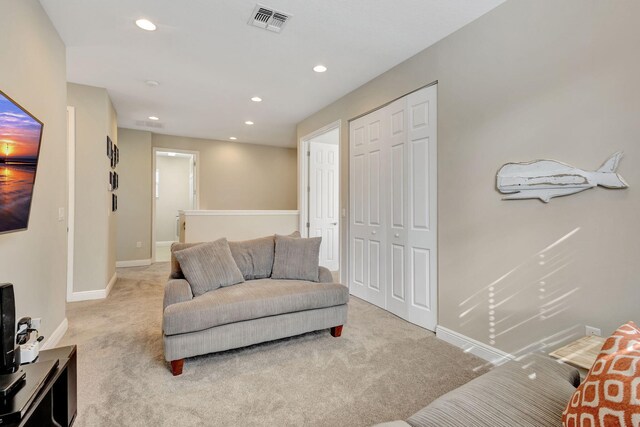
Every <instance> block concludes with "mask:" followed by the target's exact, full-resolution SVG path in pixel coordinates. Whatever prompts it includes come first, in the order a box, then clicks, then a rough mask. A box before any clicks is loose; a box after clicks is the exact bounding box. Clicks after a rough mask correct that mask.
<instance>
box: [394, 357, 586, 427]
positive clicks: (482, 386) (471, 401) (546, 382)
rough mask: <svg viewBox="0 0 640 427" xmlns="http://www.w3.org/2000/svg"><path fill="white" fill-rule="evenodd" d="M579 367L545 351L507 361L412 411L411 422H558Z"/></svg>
mask: <svg viewBox="0 0 640 427" xmlns="http://www.w3.org/2000/svg"><path fill="white" fill-rule="evenodd" d="M579 382H580V378H579V374H578V371H577V370H576V369H575V368H572V367H570V366H568V365H565V364H561V363H559V362H558V361H557V360H554V359H551V358H549V357H547V356H543V355H535V354H534V355H530V356H527V357H526V358H524V359H523V360H521V361H518V362H515V361H514V362H508V363H507V364H505V365H502V366H499V367H497V368H495V369H494V370H492V371H490V372H488V373H486V374H484V375H482V376H480V377H478V378H476V379H474V380H472V381H470V382H468V383H467V384H465V385H463V386H462V387H459V388H457V389H455V390H453V391H451V392H449V393H447V394H445V395H444V396H442V397H440V398H438V399H436V400H435V401H433V402H432V403H431V404H430V405H429V406H427V407H426V408H424V409H422V410H421V411H419V412H418V413H416V414H414V415H413V416H411V417H410V418H409V419H408V420H407V422H408V423H409V424H410V425H411V426H413V427H433V426H438V427H468V426H474V427H514V426H518V427H534V426H535V427H547V426H548V427H558V426H561V425H562V420H561V417H562V411H563V410H564V408H565V406H566V405H567V402H568V401H569V399H570V398H571V395H572V394H573V392H574V391H575V387H576V386H577V385H578V383H579Z"/></svg>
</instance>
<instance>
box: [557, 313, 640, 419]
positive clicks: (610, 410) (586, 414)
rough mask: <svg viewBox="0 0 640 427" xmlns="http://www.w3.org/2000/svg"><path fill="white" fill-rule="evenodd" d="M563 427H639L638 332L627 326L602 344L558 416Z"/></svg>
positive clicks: (631, 324)
mask: <svg viewBox="0 0 640 427" xmlns="http://www.w3.org/2000/svg"><path fill="white" fill-rule="evenodd" d="M562 424H563V426H564V427H640V329H638V327H637V326H636V324H635V323H633V322H629V323H627V324H626V325H623V326H621V327H620V328H618V330H617V331H615V333H614V334H613V335H611V336H610V337H609V338H607V340H606V341H605V343H604V345H603V346H602V350H600V354H599V355H598V358H597V359H596V362H595V363H594V364H593V366H592V367H591V370H590V371H589V374H588V375H587V378H585V380H584V381H583V382H582V384H580V386H579V387H578V388H577V389H576V391H575V393H574V394H573V397H571V400H570V401H569V404H568V405H567V408H566V409H565V410H564V413H563V414H562Z"/></svg>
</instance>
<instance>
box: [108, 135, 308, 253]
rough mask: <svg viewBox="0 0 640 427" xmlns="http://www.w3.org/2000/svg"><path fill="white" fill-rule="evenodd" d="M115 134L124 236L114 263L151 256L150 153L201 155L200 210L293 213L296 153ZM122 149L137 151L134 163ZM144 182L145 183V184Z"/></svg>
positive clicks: (205, 140) (191, 139) (167, 137)
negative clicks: (166, 151) (156, 150)
mask: <svg viewBox="0 0 640 427" xmlns="http://www.w3.org/2000/svg"><path fill="white" fill-rule="evenodd" d="M119 132H120V136H121V140H120V144H121V145H120V148H121V150H122V151H121V156H120V157H121V160H120V166H119V173H120V174H121V180H120V189H119V190H118V194H119V198H120V199H119V200H120V203H119V209H118V214H119V215H120V214H121V213H125V212H126V214H123V215H122V218H121V219H119V223H118V227H122V228H123V231H122V233H119V234H118V252H117V258H118V261H133V260H144V259H148V258H149V257H150V256H151V251H150V249H146V248H147V247H148V246H149V245H151V236H150V235H148V236H147V235H146V232H147V231H146V230H151V205H150V203H151V202H150V201H151V200H152V199H151V191H152V184H151V164H152V156H153V151H152V150H153V148H163V149H169V150H171V149H174V150H188V151H198V152H199V154H200V172H199V176H200V209H206V210H242V209H244V210H251V209H255V210H288V209H296V205H297V194H296V185H297V184H296V182H297V171H296V165H297V159H296V155H297V154H296V153H297V152H296V150H295V149H287V148H275V147H265V146H261V145H253V144H242V143H233V142H225V141H215V140H207V139H197V138H187V137H178V136H169V135H157V134H153V133H150V132H140V131H131V130H127V129H120V130H119ZM122 135H125V136H122ZM136 144H137V145H136ZM125 145H126V146H129V147H134V146H136V147H137V148H135V150H134V151H135V154H134V157H135V161H133V160H132V161H127V160H126V159H125V157H126V156H127V155H128V154H131V153H132V151H131V150H132V148H127V147H125ZM143 147H144V148H143ZM147 147H148V148H147ZM147 168H148V169H147ZM146 177H149V178H148V181H147V178H146ZM143 194H146V196H143ZM147 200H149V205H147ZM138 241H141V242H143V248H142V249H143V250H136V248H135V246H136V242H138ZM147 254H148V255H147Z"/></svg>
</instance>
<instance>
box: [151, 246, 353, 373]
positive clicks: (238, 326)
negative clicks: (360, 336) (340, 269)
mask: <svg viewBox="0 0 640 427" xmlns="http://www.w3.org/2000/svg"><path fill="white" fill-rule="evenodd" d="M265 239H268V237H266V238H263V239H256V240H255V241H247V242H229V246H230V249H231V252H232V255H233V257H234V259H235V260H236V262H237V263H238V264H240V265H244V266H245V268H244V270H245V272H247V271H248V273H246V274H245V272H243V275H244V276H245V282H244V283H239V284H235V285H233V286H228V287H221V288H219V289H216V290H212V291H209V292H206V293H204V294H202V295H199V296H196V297H194V296H193V293H192V290H191V287H190V285H189V283H188V282H187V280H186V279H185V278H184V275H183V274H182V270H181V269H180V265H179V263H178V261H177V260H176V258H175V256H174V252H175V251H178V250H181V249H186V248H188V247H191V246H193V245H195V244H196V243H192V244H189V243H175V244H174V245H173V246H172V248H171V274H170V277H169V281H168V282H167V284H166V286H165V291H164V311H163V325H162V329H163V340H164V356H165V359H166V360H167V361H168V362H170V363H171V370H172V372H173V375H180V374H181V373H182V369H183V365H184V359H185V358H188V357H193V356H198V355H203V354H208V353H213V352H218V351H224V350H230V349H233V348H239V347H245V346H248V345H252V344H257V343H261V342H266V341H272V340H277V339H281V338H285V337H290V336H294V335H299V334H304V333H307V332H312V331H317V330H322V329H331V335H333V336H334V337H339V336H340V334H341V332H342V326H343V325H344V324H345V323H346V321H347V302H348V301H349V290H348V288H347V287H346V286H343V285H341V284H339V283H333V277H332V275H331V272H330V271H329V270H327V269H326V268H324V267H320V268H319V282H310V281H304V280H275V279H271V278H260V279H253V278H252V275H251V271H253V270H255V271H258V270H261V266H260V265H257V264H260V263H262V264H264V263H265V259H264V258H265V257H263V256H257V255H256V254H255V252H257V251H260V249H259V248H258V246H259V245H263V246H262V248H264V242H265ZM271 239H273V237H271ZM254 249H255V251H254ZM263 253H264V251H263ZM266 262H267V263H268V262H269V260H268V259H267V260H266ZM270 262H271V263H273V257H272V258H271V261H270ZM262 267H264V266H262ZM240 269H241V270H243V268H240ZM266 270H267V271H268V272H270V271H271V266H269V265H268V266H266ZM261 271H263V272H264V271H265V268H262V270H261ZM263 275H264V274H263ZM269 275H270V274H269Z"/></svg>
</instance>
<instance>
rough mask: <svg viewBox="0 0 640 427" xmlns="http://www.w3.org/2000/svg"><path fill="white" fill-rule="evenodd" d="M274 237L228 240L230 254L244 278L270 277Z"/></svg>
mask: <svg viewBox="0 0 640 427" xmlns="http://www.w3.org/2000/svg"><path fill="white" fill-rule="evenodd" d="M274 246H275V239H274V237H273V236H267V237H261V238H259V239H253V240H244V241H241V242H229V248H230V249H231V255H233V259H234V260H235V262H236V265H237V266H238V268H239V269H240V271H241V272H242V275H243V276H244V278H245V280H253V279H266V278H267V277H271V269H272V268H273V255H274Z"/></svg>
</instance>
